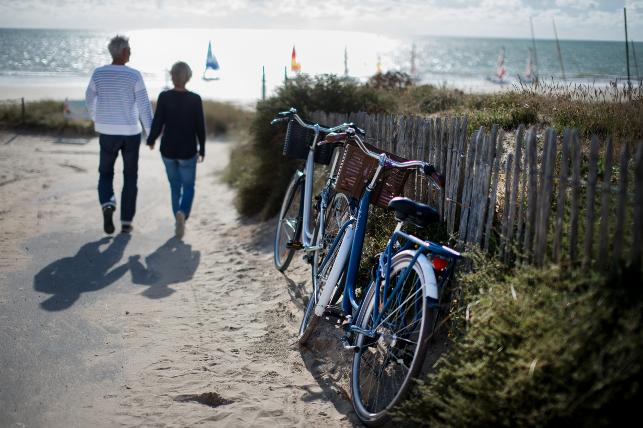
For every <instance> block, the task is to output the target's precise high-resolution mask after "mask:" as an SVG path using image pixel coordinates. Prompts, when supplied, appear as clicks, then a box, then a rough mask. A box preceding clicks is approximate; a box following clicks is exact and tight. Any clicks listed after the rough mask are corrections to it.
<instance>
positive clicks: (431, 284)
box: [392, 250, 438, 300]
mask: <svg viewBox="0 0 643 428" xmlns="http://www.w3.org/2000/svg"><path fill="white" fill-rule="evenodd" d="M413 257H415V250H404V251H400V252H399V253H397V254H395V255H394V256H393V261H392V263H393V266H395V264H396V263H401V262H402V261H408V262H409V263H410V262H411V261H412V260H413ZM415 263H416V264H417V265H418V266H419V267H420V271H422V276H423V277H424V289H425V294H426V295H427V296H428V297H431V298H433V299H436V300H437V299H438V282H437V280H436V279H435V272H434V271H433V266H431V263H429V260H428V259H427V258H426V256H425V255H424V254H420V256H419V257H418V258H417V260H416V261H415Z"/></svg>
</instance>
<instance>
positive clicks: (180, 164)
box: [163, 156, 197, 218]
mask: <svg viewBox="0 0 643 428" xmlns="http://www.w3.org/2000/svg"><path fill="white" fill-rule="evenodd" d="M196 159H197V157H196V156H194V157H193V158H192V159H170V158H166V157H164V156H163V163H164V164H165V171H166V172H167V179H168V180H169V181H170V191H171V193H172V211H173V212H174V215H176V213H177V212H179V211H182V212H183V214H185V218H188V217H189V216H190V210H191V209H192V201H193V200H194V181H195V180H196Z"/></svg>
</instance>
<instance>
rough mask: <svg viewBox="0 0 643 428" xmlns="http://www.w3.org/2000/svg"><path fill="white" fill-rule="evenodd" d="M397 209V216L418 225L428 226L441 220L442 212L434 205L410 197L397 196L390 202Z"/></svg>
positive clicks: (390, 205)
mask: <svg viewBox="0 0 643 428" xmlns="http://www.w3.org/2000/svg"><path fill="white" fill-rule="evenodd" d="M388 207H389V208H390V209H393V210H395V218H396V219H397V220H399V221H406V222H409V223H412V224H414V225H416V226H418V227H426V226H428V225H429V224H431V223H437V222H438V221H440V214H438V212H437V211H436V210H435V209H433V207H431V206H429V205H426V204H421V203H419V202H415V201H413V200H411V199H409V198H402V197H399V196H398V197H395V198H393V199H391V201H390V202H389V203H388Z"/></svg>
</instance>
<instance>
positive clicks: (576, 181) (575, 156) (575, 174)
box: [569, 130, 580, 263]
mask: <svg viewBox="0 0 643 428" xmlns="http://www.w3.org/2000/svg"><path fill="white" fill-rule="evenodd" d="M579 205H580V143H579V141H578V132H577V131H576V130H574V131H573V133H572V212H571V215H570V218H571V226H570V232H569V259H570V260H571V262H572V263H576V260H577V258H578V214H579Z"/></svg>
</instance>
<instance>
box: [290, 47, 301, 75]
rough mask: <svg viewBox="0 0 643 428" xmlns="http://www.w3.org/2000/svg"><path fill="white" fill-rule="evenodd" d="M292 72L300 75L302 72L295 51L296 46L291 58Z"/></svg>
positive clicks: (293, 48)
mask: <svg viewBox="0 0 643 428" xmlns="http://www.w3.org/2000/svg"><path fill="white" fill-rule="evenodd" d="M290 71H294V72H296V73H299V72H300V71H301V64H300V63H298V62H297V52H296V51H295V46H294V45H293V47H292V55H291V58H290Z"/></svg>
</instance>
